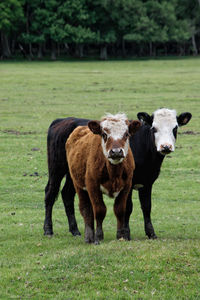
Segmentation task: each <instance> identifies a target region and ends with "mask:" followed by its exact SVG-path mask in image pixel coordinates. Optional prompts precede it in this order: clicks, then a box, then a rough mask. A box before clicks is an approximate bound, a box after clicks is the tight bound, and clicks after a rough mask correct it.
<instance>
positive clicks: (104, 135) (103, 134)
mask: <svg viewBox="0 0 200 300" xmlns="http://www.w3.org/2000/svg"><path fill="white" fill-rule="evenodd" d="M102 138H103V139H104V141H105V142H106V140H107V134H106V133H105V132H103V133H102Z"/></svg>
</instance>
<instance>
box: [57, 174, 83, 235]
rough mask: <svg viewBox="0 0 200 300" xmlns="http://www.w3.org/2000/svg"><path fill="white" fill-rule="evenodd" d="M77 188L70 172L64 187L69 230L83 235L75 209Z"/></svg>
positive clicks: (63, 197) (63, 195)
mask: <svg viewBox="0 0 200 300" xmlns="http://www.w3.org/2000/svg"><path fill="white" fill-rule="evenodd" d="M75 193H76V191H75V189H74V185H73V182H72V179H71V176H70V174H69V173H67V174H66V182H65V185H64V187H63V189H62V192H61V194H62V199H63V203H64V206H65V212H66V215H67V218H68V223H69V231H70V232H71V233H72V234H73V235H74V236H76V235H81V233H80V231H79V229H78V226H77V222H76V217H75V211H74V197H75Z"/></svg>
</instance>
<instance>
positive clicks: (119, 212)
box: [114, 191, 130, 240]
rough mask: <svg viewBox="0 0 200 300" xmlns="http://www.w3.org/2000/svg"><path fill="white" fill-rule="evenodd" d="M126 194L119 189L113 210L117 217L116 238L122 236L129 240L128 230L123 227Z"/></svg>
mask: <svg viewBox="0 0 200 300" xmlns="http://www.w3.org/2000/svg"><path fill="white" fill-rule="evenodd" d="M126 199H127V194H125V192H124V191H121V192H120V194H119V195H118V196H117V197H116V199H115V203H114V212H115V215H116V217H117V239H120V238H124V239H125V240H130V230H128V229H127V228H125V226H124V225H125V222H124V221H125V212H126Z"/></svg>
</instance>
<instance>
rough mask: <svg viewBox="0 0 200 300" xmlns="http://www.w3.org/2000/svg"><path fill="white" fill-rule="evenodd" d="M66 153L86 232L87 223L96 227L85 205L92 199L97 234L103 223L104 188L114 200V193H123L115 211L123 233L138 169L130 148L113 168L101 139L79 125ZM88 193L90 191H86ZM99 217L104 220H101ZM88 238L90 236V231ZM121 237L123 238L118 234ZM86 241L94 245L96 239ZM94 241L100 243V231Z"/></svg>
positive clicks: (69, 140) (120, 194)
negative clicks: (130, 195) (134, 173)
mask: <svg viewBox="0 0 200 300" xmlns="http://www.w3.org/2000/svg"><path fill="white" fill-rule="evenodd" d="M66 153H67V161H68V165H69V170H70V174H71V177H72V180H73V183H74V186H75V189H76V192H77V193H78V195H79V201H80V204H79V206H80V210H81V213H82V215H83V217H84V220H85V225H86V231H87V228H88V227H87V224H89V227H92V226H93V225H91V224H92V221H91V218H92V216H91V211H90V213H89V212H88V214H90V216H89V217H88V216H87V210H86V209H85V204H84V203H86V202H87V206H88V201H89V200H90V203H91V204H92V208H93V213H94V217H95V218H96V222H97V231H98V226H99V227H101V224H100V225H98V224H99V222H100V223H102V221H103V219H104V217H105V214H106V208H105V205H104V202H103V199H102V192H101V188H102V187H101V186H103V188H104V189H106V190H107V191H108V194H109V196H110V197H114V196H115V195H114V193H116V192H117V193H118V192H120V193H119V195H118V197H117V198H116V200H115V205H114V211H115V214H116V217H117V220H118V222H117V224H118V226H117V227H118V230H122V227H123V218H124V213H125V208H126V200H127V197H128V193H129V191H130V189H131V185H132V176H133V171H134V169H135V163H134V159H133V155H132V152H131V150H130V148H129V150H128V154H127V156H126V157H125V159H124V160H123V162H122V163H120V164H117V165H112V164H111V163H110V162H109V161H108V160H107V159H106V158H105V156H104V154H103V151H102V146H101V136H100V135H97V134H93V133H92V132H91V131H90V129H89V128H88V127H87V126H79V127H77V128H76V129H75V130H74V131H73V132H72V134H71V135H70V136H69V138H68V140H67V143H66ZM86 190H87V192H84V191H86ZM87 193H88V194H87ZM86 194H87V195H86ZM88 196H89V200H88ZM86 198H87V199H86ZM98 218H100V219H101V220H100V221H99V220H98ZM89 219H90V220H89ZM90 229H91V228H90ZM90 229H89V230H90ZM92 229H93V228H92ZM86 231H85V232H86ZM85 235H87V232H86V233H85ZM118 237H119V238H120V237H123V236H121V235H118ZM86 242H93V239H92V238H89V241H88V239H87V237H86ZM95 242H96V243H98V237H97V232H96V236H95Z"/></svg>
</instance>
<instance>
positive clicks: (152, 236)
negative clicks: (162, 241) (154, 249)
mask: <svg viewBox="0 0 200 300" xmlns="http://www.w3.org/2000/svg"><path fill="white" fill-rule="evenodd" d="M147 236H148V238H149V239H150V240H156V239H157V238H158V237H157V235H156V234H155V233H153V234H147Z"/></svg>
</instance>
